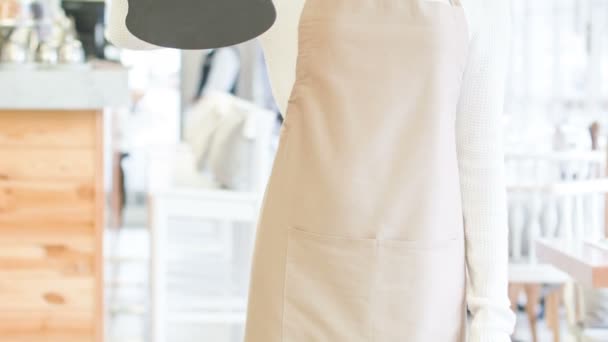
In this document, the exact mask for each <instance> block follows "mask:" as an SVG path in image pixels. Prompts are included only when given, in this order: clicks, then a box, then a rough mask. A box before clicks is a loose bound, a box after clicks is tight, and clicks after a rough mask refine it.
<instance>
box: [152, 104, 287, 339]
mask: <svg viewBox="0 0 608 342" xmlns="http://www.w3.org/2000/svg"><path fill="white" fill-rule="evenodd" d="M242 105H247V106H249V104H245V103H244V102H243V103H242ZM251 106H252V105H251ZM252 110H256V111H258V114H259V115H260V122H258V125H257V127H256V129H255V136H252V139H253V141H254V146H255V148H254V152H253V159H252V161H253V163H252V165H253V167H252V168H251V169H250V170H248V172H249V175H250V177H251V179H253V180H254V181H253V185H252V188H251V189H250V190H246V191H234V190H226V189H213V188H203V187H187V186H183V185H180V186H176V185H174V184H173V182H172V180H173V179H174V177H173V176H174V175H175V171H176V170H175V169H174V167H175V165H177V164H178V163H177V162H176V147H175V146H173V147H169V148H157V149H155V151H154V152H152V153H151V154H150V159H149V172H150V174H149V175H148V184H149V189H148V191H149V195H150V198H149V199H150V203H149V205H150V208H151V226H150V228H151V255H150V260H151V262H150V267H151V284H152V291H151V292H152V294H151V305H152V307H151V328H152V331H151V338H152V339H151V340H152V341H153V342H164V341H171V342H174V341H177V340H181V339H183V340H184V341H192V340H193V338H194V337H193V336H188V334H187V333H184V332H183V331H180V329H181V328H180V327H183V326H191V327H193V329H199V330H200V327H201V326H203V325H205V324H229V325H230V324H232V325H237V328H236V330H240V329H241V327H242V323H244V319H245V305H246V295H247V285H246V284H247V279H248V274H247V270H248V269H249V258H248V256H249V253H250V251H251V247H252V246H251V242H252V241H253V233H254V228H255V224H256V222H257V217H258V212H259V207H260V205H261V201H262V198H263V191H264V189H265V185H266V180H267V177H268V172H269V168H270V165H271V161H272V152H271V138H272V129H273V126H274V122H275V121H274V120H275V115H274V113H271V112H267V111H262V110H260V109H258V108H257V107H256V108H253V107H252ZM180 183H183V182H180ZM176 220H181V221H182V222H181V223H179V224H173V223H174V222H175V221H176ZM235 223H240V224H244V225H245V226H246V227H245V230H246V231H241V233H245V234H244V235H245V236H246V237H245V238H243V239H242V240H244V241H240V244H239V243H235V240H236V239H237V238H238V237H239V234H236V233H235V227H234V224H235ZM241 236H242V235H241ZM209 272H211V273H212V274H211V275H209V274H207V273H209ZM212 283H217V285H216V286H215V287H214V286H212V285H211V284H212ZM180 332H181V333H182V334H181V336H180ZM235 334H238V331H237V333H235ZM233 336H234V335H233ZM208 339H209V338H207V340H208ZM235 339H236V338H235ZM199 340H205V339H204V338H203V339H200V338H199Z"/></svg>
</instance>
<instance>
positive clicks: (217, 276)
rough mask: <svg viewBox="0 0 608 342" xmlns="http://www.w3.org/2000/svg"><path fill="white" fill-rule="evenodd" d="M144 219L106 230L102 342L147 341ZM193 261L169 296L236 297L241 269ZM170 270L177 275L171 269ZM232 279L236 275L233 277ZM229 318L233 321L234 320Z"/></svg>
mask: <svg viewBox="0 0 608 342" xmlns="http://www.w3.org/2000/svg"><path fill="white" fill-rule="evenodd" d="M146 217H147V214H146V212H145V209H144V208H143V207H129V208H128V210H127V212H126V219H125V227H124V228H123V229H121V230H120V231H119V232H117V231H111V230H108V231H107V234H106V266H107V268H106V284H107V285H106V287H107V289H106V301H107V312H108V314H107V324H106V326H107V334H106V335H107V342H147V341H149V330H150V329H149V321H148V312H149V304H150V303H149V300H148V298H149V297H148V295H149V286H148V285H149V284H148V283H149V281H148V265H149V264H148V259H149V249H148V244H149V236H148V230H147V229H146V228H145V226H146V222H145V218H146ZM191 224H192V223H183V222H182V223H180V224H179V225H180V227H177V225H176V229H188V226H189V225H190V226H191ZM247 238H249V237H247ZM195 243H199V244H201V245H202V244H205V241H204V240H196V241H195ZM198 260H199V262H198V263H197V264H192V265H182V266H183V269H186V270H188V269H190V270H193V269H194V270H195V272H194V274H196V279H197V280H188V281H187V284H183V283H179V282H176V283H173V286H177V287H178V291H174V292H173V293H180V294H182V295H183V296H184V297H185V298H186V299H187V300H186V303H187V302H189V301H192V300H191V299H192V298H194V297H195V296H198V295H200V294H204V293H207V294H211V297H214V296H216V297H217V296H222V295H225V294H226V293H228V292H231V293H233V292H234V291H237V292H241V293H242V291H243V289H244V287H243V286H244V284H241V285H243V286H240V287H237V289H236V290H235V289H234V288H229V287H228V286H227V285H226V284H234V282H231V280H234V279H240V280H239V281H244V280H243V279H245V278H246V276H244V275H246V270H244V269H242V267H241V269H235V268H234V267H233V266H232V265H230V264H225V263H224V264H223V263H221V262H218V261H217V260H213V259H212V258H211V259H209V260H208V262H200V261H201V260H203V258H199V259H198ZM241 265H243V263H241ZM180 269H182V268H180ZM173 270H174V272H179V271H178V270H177V268H173ZM235 274H236V275H237V276H238V275H239V274H240V276H239V277H237V278H235V277H234V276H235ZM176 279H178V278H176ZM214 284H215V285H214ZM180 286H181V287H180ZM214 291H215V292H214ZM174 298H177V297H174ZM177 301H178V299H175V302H177ZM240 304H242V303H239V305H240ZM182 309H183V307H182ZM170 310H171V308H170ZM237 311H238V310H237ZM225 317H227V316H225ZM230 317H231V319H232V320H233V321H234V317H235V316H234V315H232V316H230ZM243 318H244V316H242V315H241V316H240V318H237V319H236V321H241V322H242V319H243ZM563 326H564V327H565V325H563ZM563 330H564V331H563V335H562V341H563V342H572V341H571V340H569V339H568V338H567V333H566V331H565V328H563ZM169 335H170V336H168V339H167V341H170V342H199V341H200V342H203V341H204V342H207V341H212V342H241V341H242V324H226V323H222V322H217V323H210V324H200V323H197V322H194V321H191V322H181V323H172V324H171V326H170V328H169ZM514 339H515V341H521V342H525V341H526V342H527V341H531V337H530V329H529V326H528V324H527V319H526V317H525V315H523V314H519V315H518V325H517V329H516V333H515V335H514ZM539 339H540V341H541V342H549V341H553V339H552V335H551V332H550V331H549V330H548V329H547V327H546V325H545V323H544V322H543V321H541V322H540V324H539Z"/></svg>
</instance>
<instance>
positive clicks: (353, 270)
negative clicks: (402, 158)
mask: <svg viewBox="0 0 608 342" xmlns="http://www.w3.org/2000/svg"><path fill="white" fill-rule="evenodd" d="M286 254H287V256H286V257H287V259H286V270H285V290H284V298H283V299H284V308H283V310H284V312H283V341H284V342H309V341H348V342H369V341H386V342H393V341H395V342H402V341H409V342H428V341H445V342H456V341H461V337H462V333H463V332H464V331H463V330H462V329H463V327H464V325H463V322H464V321H463V320H464V317H465V311H464V308H465V306H464V305H465V302H464V295H465V273H464V272H465V268H464V267H465V263H464V241H463V240H462V239H461V238H455V239H445V240H435V241H405V240H379V239H371V238H348V237H337V236H332V235H326V234H319V233H313V232H309V231H305V230H302V229H300V228H297V227H290V228H288V239H287V252H286ZM438 322H440V323H441V324H440V325H437V324H438ZM438 327H439V328H438Z"/></svg>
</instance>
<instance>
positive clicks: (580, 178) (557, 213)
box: [505, 151, 608, 264]
mask: <svg viewBox="0 0 608 342" xmlns="http://www.w3.org/2000/svg"><path fill="white" fill-rule="evenodd" d="M505 165H506V169H507V179H508V180H507V191H508V197H509V228H510V231H511V237H510V254H511V261H512V262H513V263H530V264H535V263H536V256H535V248H534V245H535V240H536V239H538V238H541V237H542V238H564V239H586V238H591V239H597V238H600V237H603V236H604V235H605V228H604V212H605V210H604V206H603V205H602V203H603V202H604V196H605V193H607V192H608V178H606V177H605V165H606V156H605V152H603V151H559V152H548V153H507V154H506V155H505Z"/></svg>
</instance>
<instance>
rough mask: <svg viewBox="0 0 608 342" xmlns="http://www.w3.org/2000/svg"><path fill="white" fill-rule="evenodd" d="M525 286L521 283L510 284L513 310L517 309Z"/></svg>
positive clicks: (510, 299) (510, 298)
mask: <svg viewBox="0 0 608 342" xmlns="http://www.w3.org/2000/svg"><path fill="white" fill-rule="evenodd" d="M523 289H524V286H523V284H520V283H510V284H509V301H511V309H512V310H516V309H517V300H518V299H519V294H520V293H521V291H523Z"/></svg>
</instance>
